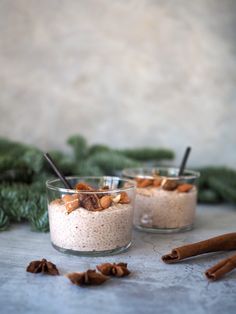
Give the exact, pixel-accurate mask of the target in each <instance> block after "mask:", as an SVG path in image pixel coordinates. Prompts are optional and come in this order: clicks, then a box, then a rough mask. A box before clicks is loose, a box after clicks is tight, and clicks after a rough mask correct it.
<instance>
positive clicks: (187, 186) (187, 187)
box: [177, 183, 193, 193]
mask: <svg viewBox="0 0 236 314" xmlns="http://www.w3.org/2000/svg"><path fill="white" fill-rule="evenodd" d="M192 188H193V185H192V184H189V183H183V184H180V185H179V186H178V188H177V191H178V192H180V193H187V192H189V191H190V190H192Z"/></svg>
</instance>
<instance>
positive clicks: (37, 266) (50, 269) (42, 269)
mask: <svg viewBox="0 0 236 314" xmlns="http://www.w3.org/2000/svg"><path fill="white" fill-rule="evenodd" d="M26 271H28V272H29V273H34V274H36V273H44V274H47V275H54V276H55V275H59V271H58V269H57V267H56V265H55V264H53V263H52V262H48V261H47V260H46V259H45V258H43V259H42V260H41V261H32V262H30V263H29V265H28V267H27V268H26Z"/></svg>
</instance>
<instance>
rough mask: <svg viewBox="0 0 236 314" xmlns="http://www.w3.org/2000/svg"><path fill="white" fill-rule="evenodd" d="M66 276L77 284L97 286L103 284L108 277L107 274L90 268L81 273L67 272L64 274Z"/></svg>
mask: <svg viewBox="0 0 236 314" xmlns="http://www.w3.org/2000/svg"><path fill="white" fill-rule="evenodd" d="M66 277H67V278H69V279H70V281H71V282H72V283H73V284H74V285H77V286H97V285H101V284H103V283H104V282H105V281H106V280H107V279H108V277H107V276H104V275H103V274H99V273H97V272H96V270H91V269H89V270H87V271H86V272H83V273H69V274H66Z"/></svg>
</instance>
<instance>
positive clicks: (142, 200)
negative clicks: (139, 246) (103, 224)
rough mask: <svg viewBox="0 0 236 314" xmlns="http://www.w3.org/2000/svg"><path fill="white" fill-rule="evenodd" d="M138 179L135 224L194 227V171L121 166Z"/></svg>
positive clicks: (152, 228) (158, 229) (161, 229)
mask: <svg viewBox="0 0 236 314" xmlns="http://www.w3.org/2000/svg"><path fill="white" fill-rule="evenodd" d="M122 174H123V176H124V177H125V178H129V179H133V180H135V181H136V182H137V191H136V199H135V211H134V226H135V227H136V228H137V229H139V230H142V231H148V232H155V233H171V232H178V231H187V230H191V229H192V228H193V223H194V218H195V211H196V204H197V185H196V183H197V179H198V177H199V176H200V174H199V173H198V172H196V171H192V170H185V171H184V173H183V175H181V176H179V168H171V167H160V168H135V169H124V170H123V172H122Z"/></svg>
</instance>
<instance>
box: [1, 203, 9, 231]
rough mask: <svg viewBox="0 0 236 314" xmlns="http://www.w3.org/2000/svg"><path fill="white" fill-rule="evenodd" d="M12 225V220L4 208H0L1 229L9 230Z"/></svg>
mask: <svg viewBox="0 0 236 314" xmlns="http://www.w3.org/2000/svg"><path fill="white" fill-rule="evenodd" d="M9 225H10V220H9V218H8V216H7V215H6V213H5V212H4V210H3V209H2V208H0V231H4V230H7V229H8V227H9Z"/></svg>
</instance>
